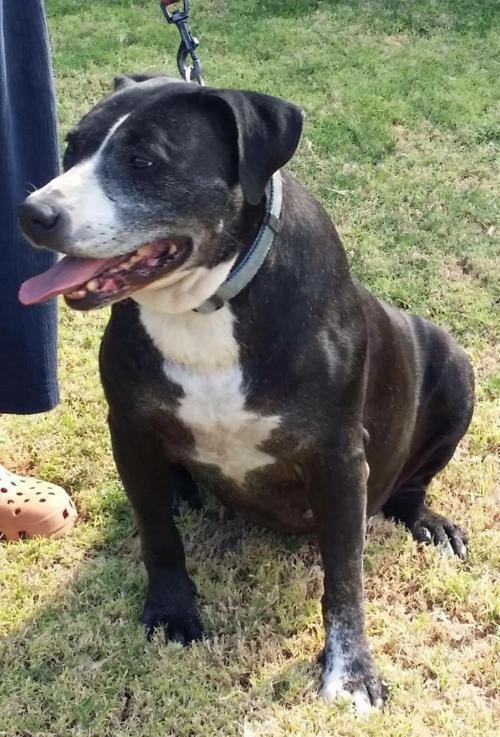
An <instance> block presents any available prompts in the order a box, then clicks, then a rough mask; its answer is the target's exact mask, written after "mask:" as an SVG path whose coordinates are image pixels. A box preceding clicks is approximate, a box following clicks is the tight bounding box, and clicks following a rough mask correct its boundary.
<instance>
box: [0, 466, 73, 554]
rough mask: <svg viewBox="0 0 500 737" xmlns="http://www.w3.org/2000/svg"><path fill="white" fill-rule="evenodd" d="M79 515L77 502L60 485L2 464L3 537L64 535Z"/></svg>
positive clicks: (0, 536) (0, 504) (0, 512)
mask: <svg viewBox="0 0 500 737" xmlns="http://www.w3.org/2000/svg"><path fill="white" fill-rule="evenodd" d="M76 517H77V514H76V508H75V505H74V504H73V502H72V500H71V499H70V497H69V496H68V494H67V493H66V492H65V491H64V489H62V488H61V487H60V486H56V485H55V484H49V483H48V482H46V481H40V480H39V479H34V478H31V477H30V476H17V475H16V474H14V473H10V472H9V471H7V469H6V468H4V467H3V466H0V540H7V541H13V540H23V539H24V538H27V537H62V536H63V535H65V534H66V533H67V532H69V530H71V529H72V528H73V527H74V526H75V522H76Z"/></svg>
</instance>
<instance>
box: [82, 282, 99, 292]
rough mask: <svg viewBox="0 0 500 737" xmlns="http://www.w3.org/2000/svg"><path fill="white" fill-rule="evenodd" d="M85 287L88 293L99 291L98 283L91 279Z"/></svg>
mask: <svg viewBox="0 0 500 737" xmlns="http://www.w3.org/2000/svg"><path fill="white" fill-rule="evenodd" d="M85 286H86V287H87V290H88V291H89V292H97V290H98V289H99V282H98V281H97V279H91V280H90V281H88V282H87V283H86V285H85Z"/></svg>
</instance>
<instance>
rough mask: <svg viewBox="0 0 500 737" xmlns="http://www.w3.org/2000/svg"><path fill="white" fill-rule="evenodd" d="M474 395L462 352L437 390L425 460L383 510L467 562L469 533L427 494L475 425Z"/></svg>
mask: <svg viewBox="0 0 500 737" xmlns="http://www.w3.org/2000/svg"><path fill="white" fill-rule="evenodd" d="M473 392H474V379H473V375H472V369H471V367H470V363H469V359H468V358H467V356H466V354H465V352H463V351H462V350H461V349H458V347H457V349H456V351H455V353H454V355H453V357H452V359H451V360H450V361H449V362H448V366H447V370H446V371H445V372H444V373H443V374H442V375H441V376H440V381H439V383H438V385H437V386H434V387H433V391H432V396H431V399H430V400H429V405H430V406H429V405H428V407H427V411H426V417H425V430H427V431H425V430H424V431H422V428H421V430H420V437H421V438H422V437H423V438H427V440H426V441H421V442H425V446H424V447H423V448H422V447H421V448H420V449H419V450H417V451H416V452H415V453H414V454H412V455H413V457H417V458H418V459H419V460H418V462H417V464H416V467H414V468H413V469H408V470H407V473H404V472H403V474H402V476H401V483H400V484H399V485H398V484H397V485H396V487H395V491H394V493H393V495H392V497H391V498H390V499H389V500H388V501H387V502H386V504H385V505H384V507H383V509H382V511H383V513H384V515H385V516H386V517H389V518H392V519H394V520H395V521H396V522H402V523H403V524H404V525H405V526H406V527H407V528H408V529H409V530H410V532H411V533H412V535H413V537H414V538H415V540H417V541H419V542H424V543H434V544H435V545H440V546H441V547H442V548H443V549H444V550H446V551H447V552H448V553H450V554H455V555H457V556H458V557H459V558H462V559H464V558H466V556H467V537H466V535H465V533H464V532H463V531H462V530H461V529H460V528H459V527H458V526H457V525H456V524H455V523H454V522H451V521H450V520H449V519H447V518H446V517H443V516H442V515H440V514H437V513H436V512H433V511H432V510H431V509H430V508H429V506H428V505H427V503H426V494H427V488H428V486H429V484H430V482H431V481H432V479H433V478H434V476H436V474H437V473H439V471H441V470H442V469H443V468H444V467H445V466H446V465H447V463H448V462H449V461H450V460H451V458H452V457H453V454H454V453H455V450H456V447H457V445H458V443H459V441H460V440H461V438H462V437H463V435H464V434H465V432H466V430H467V428H468V426H469V423H470V420H471V417H472V409H473V401H474V399H473ZM429 436H430V437H429Z"/></svg>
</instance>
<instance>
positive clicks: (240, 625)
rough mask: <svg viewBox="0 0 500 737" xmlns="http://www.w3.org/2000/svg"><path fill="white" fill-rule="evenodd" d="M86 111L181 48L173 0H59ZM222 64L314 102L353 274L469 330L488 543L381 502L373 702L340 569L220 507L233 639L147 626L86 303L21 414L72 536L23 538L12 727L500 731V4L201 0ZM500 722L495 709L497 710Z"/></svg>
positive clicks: (0, 668) (317, 147)
mask: <svg viewBox="0 0 500 737" xmlns="http://www.w3.org/2000/svg"><path fill="white" fill-rule="evenodd" d="M47 11H48V14H49V21H50V29H51V36H52V42H53V52H54V64H55V70H56V75H57V80H58V97H59V110H60V120H61V126H62V129H63V130H66V129H67V128H68V127H69V126H71V125H72V124H74V123H75V122H76V121H77V120H78V119H79V117H80V116H81V115H82V114H83V113H84V112H85V111H86V110H87V109H88V107H89V106H90V105H91V104H92V103H94V102H95V101H96V100H97V99H98V98H99V97H100V96H101V95H102V94H103V93H105V92H107V90H108V89H109V85H110V81H111V79H112V77H113V76H114V74H116V73H118V72H121V71H144V70H162V69H166V68H168V69H170V71H173V69H174V58H175V56H174V55H175V51H176V48H177V42H178V39H177V34H176V32H175V31H174V30H173V29H170V28H167V27H166V26H165V25H163V24H162V22H161V18H160V15H159V11H158V9H157V5H156V2H153V1H152V2H147V3H146V2H144V0H119V1H117V0H114V1H113V0H86V1H85V2H83V1H82V0H47ZM192 20H193V30H194V31H195V32H196V33H197V34H198V35H199V36H200V38H201V40H202V46H201V55H202V59H203V61H204V70H205V76H206V78H207V80H209V81H210V82H213V83H216V84H217V85H220V86H236V87H245V88H255V89H259V90H263V91H267V92H271V93H275V94H280V95H282V96H283V97H286V98H288V99H291V100H293V101H295V102H297V103H298V104H300V105H301V106H302V107H303V108H304V109H305V111H306V116H307V120H306V127H305V134H304V137H303V140H302V144H301V147H300V151H299V153H298V155H297V156H296V158H295V159H294V161H293V162H292V166H291V168H292V169H293V170H294V171H295V173H296V174H297V176H299V177H300V178H301V179H302V180H303V181H304V182H305V183H306V184H307V185H308V186H309V187H310V189H311V190H313V191H314V192H315V193H316V194H317V195H318V196H319V197H320V198H321V200H322V201H323V203H324V204H325V206H326V207H327V208H328V210H329V211H330V212H331V214H332V216H333V217H334V218H335V220H336V222H337V224H338V226H339V230H340V233H341V235H342V237H343V240H344V243H345V246H346V248H347V250H348V253H349V257H350V260H351V263H352V267H353V270H354V272H355V273H356V274H357V275H358V276H359V277H360V278H361V279H362V280H363V281H364V282H365V283H366V284H367V285H368V286H369V287H370V288H371V289H372V290H373V291H374V292H376V293H377V294H379V295H380V296H382V297H384V298H385V299H387V300H389V301H391V302H392V303H394V304H397V305H400V306H402V307H405V308H408V309H411V310H414V311H416V312H418V313H420V314H422V315H425V316H429V317H431V318H433V319H434V320H436V321H437V322H438V323H439V324H441V325H443V326H445V327H447V328H448V329H449V330H450V331H451V332H452V333H453V334H454V335H456V336H457V337H458V338H459V340H460V341H461V342H462V344H463V345H464V346H465V347H466V348H467V350H468V351H469V353H470V355H471V357H472V359H473V361H474V365H475V367H476V374H477V380H478V390H477V407H476V412H475V418H474V421H473V424H472V427H471V430H470V432H469V434H468V436H467V438H466V440H465V441H464V442H463V444H462V446H461V448H460V449H459V452H458V453H457V455H456V457H455V459H454V461H453V462H452V464H451V465H450V466H449V467H448V468H447V469H446V470H445V472H444V473H443V474H442V475H441V476H440V477H439V478H438V479H437V480H436V481H435V483H434V484H433V486H432V496H433V499H434V506H435V508H437V509H439V510H444V511H445V512H446V513H447V514H449V515H450V516H451V517H452V518H453V519H455V520H456V521H459V522H460V523H461V524H462V525H463V526H464V527H466V528H467V529H468V531H469V533H470V536H471V551H470V553H471V554H470V559H469V561H468V562H467V563H466V564H460V563H459V562H458V561H455V560H453V561H449V560H447V559H443V558H442V557H441V556H440V554H439V553H438V552H437V551H436V550H434V549H428V548H425V549H423V548H421V547H419V546H417V545H416V544H415V543H414V542H413V541H412V540H410V538H409V537H408V535H407V534H406V533H405V532H404V530H402V529H400V528H396V527H395V526H393V525H391V524H389V523H386V522H383V521H380V520H375V522H374V523H373V526H372V530H371V533H370V535H369V538H368V545H367V550H366V556H365V566H366V589H367V602H368V603H367V609H368V629H369V634H370V640H371V644H372V647H373V650H374V653H375V657H376V660H377V662H378V663H379V665H380V667H381V669H382V671H383V674H384V677H385V679H386V681H388V683H389V684H390V686H391V693H390V700H389V702H388V705H387V708H386V710H385V712H384V713H383V714H381V715H375V716H374V717H372V718H371V719H370V720H369V721H368V722H362V721H359V720H357V719H355V718H354V717H353V716H352V715H351V713H350V711H349V709H348V708H347V707H346V706H345V705H342V704H338V705H333V706H332V705H325V704H322V703H319V702H318V700H317V697H316V689H317V686H318V681H319V670H318V667H317V666H316V664H315V654H316V652H317V651H318V649H319V647H320V644H321V637H322V628H321V621H320V608H319V595H320V593H321V569H320V562H319V558H318V554H317V551H316V548H315V545H314V543H313V541H312V540H308V539H306V540H300V539H293V538H290V539H288V538H283V537H279V536H277V535H273V534H270V533H268V532H266V531H263V530H259V529H256V528H252V527H250V526H247V525H245V524H243V523H241V522H239V521H238V520H224V521H222V522H221V518H220V510H219V507H218V505H217V503H216V502H212V503H210V504H209V505H208V507H207V508H206V509H205V510H204V511H202V512H199V513H194V512H187V511H185V512H183V514H182V519H181V527H182V530H183V535H184V539H185V541H186V550H187V557H188V565H189V569H190V571H191V573H192V575H193V577H194V578H195V580H196V581H197V583H198V586H199V590H200V594H201V601H200V604H201V612H202V617H203V620H204V623H205V625H206V630H207V633H208V637H207V639H206V641H204V642H203V643H200V644H197V645H196V646H194V647H192V648H191V649H189V650H182V649H181V648H180V647H179V646H177V645H175V644H168V645H166V644H165V643H164V642H162V640H161V638H160V637H158V639H157V640H155V641H154V642H153V643H147V642H146V641H145V638H144V635H143V632H142V630H141V628H140V625H139V618H140V609H141V605H142V599H143V595H144V587H145V577H144V572H143V568H142V565H141V562H140V556H139V551H138V542H137V538H136V536H135V532H134V525H133V521H132V518H131V513H130V510H129V507H128V505H127V502H126V500H125V498H124V495H123V492H122V489H121V486H120V482H119V480H118V478H117V475H116V471H115V469H114V467H113V463H112V460H111V456H110V448H109V441H108V436H107V431H106V427H105V413H106V410H105V405H104V401H103V396H102V392H101V389H100V386H99V381H98V376H97V362H96V357H97V351H98V346H99V341H100V335H101V332H102V329H103V326H104V324H105V322H106V319H107V314H106V313H105V312H99V313H95V314H78V313H73V312H68V311H67V310H65V309H64V308H63V309H61V336H60V379H61V384H62V392H63V402H62V404H61V405H60V407H58V408H57V409H56V410H55V411H54V412H51V413H49V414H47V415H45V416H40V417H32V418H28V419H26V418H19V417H10V418H6V417H3V418H2V420H1V424H0V453H1V458H0V460H1V461H3V462H4V463H5V464H7V465H8V466H9V467H10V468H12V469H14V470H18V471H21V472H25V473H29V474H34V475H38V476H41V477H45V478H48V479H51V480H53V481H55V482H58V483H61V484H63V485H64V486H65V487H66V488H67V489H68V490H69V492H70V493H71V495H72V496H73V498H74V500H75V502H76V504H77V506H78V508H79V511H80V522H79V525H78V527H77V528H76V530H75V532H74V533H73V534H72V535H70V536H69V537H67V538H65V539H63V540H61V541H47V540H32V541H24V542H22V543H19V544H13V545H3V546H1V547H0V580H1V598H0V630H1V635H2V641H1V644H0V734H1V735H3V736H4V737H37V736H39V735H44V736H46V737H70V736H71V737H72V736H75V737H76V736H79V735H88V736H89V737H107V736H108V735H109V736H111V735H113V737H128V736H134V737H174V736H175V737H214V736H217V737H219V736H220V737H222V736H224V737H232V736H233V735H244V736H245V737H260V736H264V735H266V737H268V736H269V735H271V736H272V737H282V736H285V735H297V736H298V737H306V736H307V737H313V736H315V735H317V736H321V737H323V736H326V735H341V736H342V737H361V735H363V737H364V736H365V735H366V736H368V737H370V736H377V735H384V736H385V737H410V736H412V735H418V737H427V735H432V736H433V737H436V736H438V737H455V736H456V735H459V734H460V735H461V734H463V733H464V732H465V733H466V734H467V735H468V737H489V735H493V734H495V723H496V724H497V726H498V716H499V710H500V703H499V698H498V678H499V670H498V662H499V659H498V649H496V648H498V638H497V635H498V629H497V627H498V614H499V612H498V602H499V599H500V596H499V594H500V589H499V586H498V570H499V563H500V561H499V551H500V540H499V535H498V527H496V528H495V525H496V523H497V521H498V506H497V505H498V470H499V462H498V458H499V456H498V450H499V445H500V428H499V425H500V423H499V401H498V396H499V388H500V367H499V357H498V344H499V337H500V336H499V332H500V319H499V313H498V305H499V299H500V248H499V238H498V236H499V229H500V225H499V224H498V220H499V218H498V215H499V204H498V203H499V200H498V186H499V184H500V181H499V180H500V167H499V163H500V162H499V156H498V154H499V139H500V123H499V120H500V115H499V113H500V109H499V107H500V106H499V100H500V88H499V83H498V80H499V78H500V40H499V39H500V37H499V25H500V23H499V20H500V13H499V6H498V3H497V2H495V0H482V1H481V0H468V1H466V0H440V1H439V2H438V0H412V1H410V0H350V1H349V2H347V0H338V1H337V2H305V0H304V1H302V2H300V1H298V2H292V1H291V0H290V1H285V0H266V2H262V3H248V2H243V0H229V2H222V0H213V1H212V2H205V3H202V2H195V3H194V13H193V19H192ZM495 718H496V720H497V721H496V722H495Z"/></svg>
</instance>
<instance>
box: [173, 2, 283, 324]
mask: <svg viewBox="0 0 500 737" xmlns="http://www.w3.org/2000/svg"><path fill="white" fill-rule="evenodd" d="M171 5H181V0H160V8H161V10H162V13H163V16H164V18H165V20H166V21H167V23H170V24H172V23H173V24H175V25H176V26H177V28H178V30H179V33H180V34H181V44H180V46H179V50H178V52H177V68H178V70H179V74H180V75H181V77H182V79H184V80H185V81H186V82H191V81H193V80H194V81H195V82H198V84H200V85H204V84H205V83H204V81H203V78H202V76H201V61H200V59H199V57H198V54H197V53H196V49H197V48H198V46H199V45H200V42H199V41H198V39H197V38H195V37H194V36H193V35H192V33H191V30H190V28H189V24H188V18H189V0H182V8H181V7H179V8H177V9H172V10H170V9H169V7H170V6H171ZM188 57H191V62H192V64H189V63H188ZM282 197H283V181H282V178H281V172H280V171H276V172H275V173H274V174H273V176H272V177H271V179H270V180H269V183H268V185H267V187H266V206H265V212H264V218H263V220H262V222H261V224H260V228H259V232H258V233H257V236H256V238H255V240H254V241H253V243H252V245H251V246H250V248H249V249H248V251H247V253H246V254H245V256H244V257H243V259H242V260H241V261H240V262H239V263H237V264H236V266H234V267H233V268H232V269H231V271H230V272H229V275H228V277H227V279H226V280H225V282H224V283H223V284H221V285H220V287H219V288H218V290H217V291H216V292H215V294H213V295H212V296H211V297H209V298H208V299H207V300H205V302H202V304H201V305H199V306H198V307H197V308H196V309H195V310H194V311H195V312H201V313H202V314H209V313H210V312H214V311H215V310H219V309H220V308H221V307H223V305H224V304H226V303H227V302H229V301H230V300H231V299H233V297H236V295H237V294H239V293H240V292H241V291H242V290H243V289H244V288H245V287H246V286H247V284H249V283H250V282H251V281H252V279H253V278H254V276H255V275H256V274H257V272H258V271H259V269H260V267H261V266H262V264H263V263H264V260H265V258H266V256H267V254H268V253H269V250H270V248H271V246H272V245H273V243H274V240H275V238H276V236H277V234H278V233H279V232H280V230H281V221H280V216H281V205H282Z"/></svg>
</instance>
